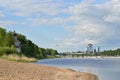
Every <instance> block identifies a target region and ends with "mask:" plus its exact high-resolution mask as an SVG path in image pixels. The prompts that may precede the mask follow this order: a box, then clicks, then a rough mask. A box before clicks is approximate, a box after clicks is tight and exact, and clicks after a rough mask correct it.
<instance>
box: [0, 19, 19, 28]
mask: <svg viewBox="0 0 120 80" xmlns="http://www.w3.org/2000/svg"><path fill="white" fill-rule="evenodd" d="M15 24H18V22H16V21H9V20H5V21H3V20H2V21H0V26H1V27H10V26H13V25H15Z"/></svg>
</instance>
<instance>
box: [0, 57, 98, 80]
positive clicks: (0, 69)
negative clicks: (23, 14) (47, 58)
mask: <svg viewBox="0 0 120 80" xmlns="http://www.w3.org/2000/svg"><path fill="white" fill-rule="evenodd" d="M0 80H98V77H97V76H96V75H94V74H91V73H84V72H76V71H74V70H71V69H63V68H57V67H49V66H43V65H38V64H30V63H21V62H12V61H8V60H5V59H0Z"/></svg>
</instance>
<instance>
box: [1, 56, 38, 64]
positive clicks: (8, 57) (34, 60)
mask: <svg viewBox="0 0 120 80" xmlns="http://www.w3.org/2000/svg"><path fill="white" fill-rule="evenodd" d="M1 58H3V59H7V60H10V61H15V62H24V63H28V62H36V61H37V59H35V58H28V57H26V56H22V57H20V56H18V55H16V54H10V55H3V56H1Z"/></svg>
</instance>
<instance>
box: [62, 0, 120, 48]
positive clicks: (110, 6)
mask: <svg viewBox="0 0 120 80" xmlns="http://www.w3.org/2000/svg"><path fill="white" fill-rule="evenodd" d="M119 8H120V1H119V0H111V1H108V2H106V3H104V4H92V3H91V1H90V2H86V1H83V2H82V3H79V4H76V5H74V6H70V7H68V9H66V10H65V13H68V14H70V15H71V16H70V17H69V18H68V20H69V22H73V24H74V25H72V26H67V27H65V29H66V30H67V31H69V32H71V34H70V35H71V37H67V39H65V40H64V41H63V43H62V44H63V45H62V46H61V47H65V46H66V47H68V46H69V47H71V46H72V47H76V48H78V46H79V47H80V46H81V45H82V46H83V45H86V44H88V43H93V44H95V45H108V44H113V43H114V44H113V45H114V47H116V46H117V47H119V46H120V44H119V43H118V40H120V38H119V37H118V36H119V35H120V32H119V30H120V27H119V25H120V19H119V17H120V10H119ZM68 20H67V21H68ZM73 38H74V40H75V41H74V40H73ZM109 47H110V46H109ZM112 48H113V46H112Z"/></svg>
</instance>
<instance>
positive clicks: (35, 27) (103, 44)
mask: <svg viewBox="0 0 120 80" xmlns="http://www.w3.org/2000/svg"><path fill="white" fill-rule="evenodd" d="M0 27H2V28H5V29H7V31H14V30H15V31H16V32H17V33H20V34H23V35H25V36H26V37H27V39H30V40H31V41H33V42H34V43H35V44H37V45H38V46H39V47H43V48H53V49H56V50H58V51H59V52H67V51H84V50H85V48H86V47H87V44H89V43H92V44H93V47H94V48H97V47H98V46H100V48H101V50H109V49H117V48H120V37H119V35H120V31H119V30H120V0H0Z"/></svg>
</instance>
